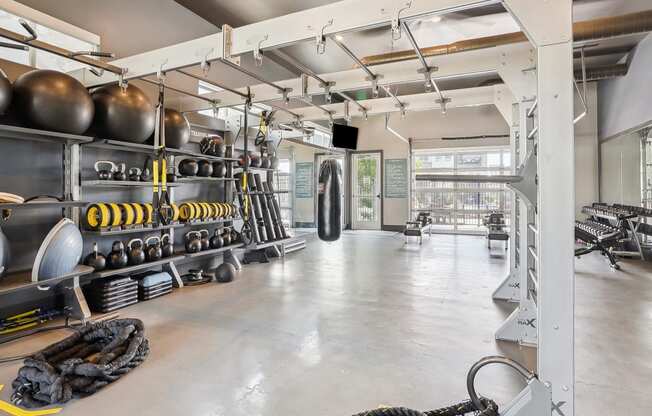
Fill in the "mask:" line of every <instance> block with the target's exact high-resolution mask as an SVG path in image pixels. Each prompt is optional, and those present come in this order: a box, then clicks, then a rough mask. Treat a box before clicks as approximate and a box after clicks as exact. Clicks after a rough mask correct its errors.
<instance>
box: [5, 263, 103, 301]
mask: <svg viewBox="0 0 652 416" xmlns="http://www.w3.org/2000/svg"><path fill="white" fill-rule="evenodd" d="M92 272H93V268H92V267H88V266H84V265H79V266H77V267H76V268H75V270H73V271H72V272H70V273H66V274H64V275H61V276H58V277H54V278H51V279H48V280H44V281H42V282H33V281H32V271H31V270H27V271H22V272H15V273H9V274H8V275H6V276H3V277H2V279H0V297H2V296H7V295H13V294H15V293H16V292H18V291H21V290H28V289H39V290H48V289H49V288H50V287H51V286H54V285H56V284H58V283H61V282H63V281H64V280H69V279H73V278H75V277H80V276H86V275H88V274H90V273H92Z"/></svg>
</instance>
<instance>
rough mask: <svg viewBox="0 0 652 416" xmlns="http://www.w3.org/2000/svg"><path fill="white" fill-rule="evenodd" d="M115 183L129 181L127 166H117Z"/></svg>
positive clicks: (121, 164)
mask: <svg viewBox="0 0 652 416" xmlns="http://www.w3.org/2000/svg"><path fill="white" fill-rule="evenodd" d="M113 180H114V181H126V180H127V165H125V164H124V163H120V164H118V165H117V168H116V171H115V172H113Z"/></svg>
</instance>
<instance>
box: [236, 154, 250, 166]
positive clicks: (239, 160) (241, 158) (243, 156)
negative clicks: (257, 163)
mask: <svg viewBox="0 0 652 416" xmlns="http://www.w3.org/2000/svg"><path fill="white" fill-rule="evenodd" d="M246 159H249V165H250V166H251V157H249V155H245V154H244V153H243V154H241V155H240V157H239V158H238V166H240V167H243V166H244V164H245V160H246Z"/></svg>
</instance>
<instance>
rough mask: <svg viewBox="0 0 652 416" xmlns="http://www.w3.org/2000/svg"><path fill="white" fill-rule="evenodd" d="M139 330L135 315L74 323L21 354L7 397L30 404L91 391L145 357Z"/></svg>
mask: <svg viewBox="0 0 652 416" xmlns="http://www.w3.org/2000/svg"><path fill="white" fill-rule="evenodd" d="M144 330H145V328H144V326H143V323H142V322H141V321H140V320H138V319H116V320H113V321H105V322H97V323H93V324H89V325H86V326H85V327H83V328H80V329H79V330H78V331H77V332H75V333H74V334H73V335H71V336H69V337H68V338H65V339H64V340H62V341H59V342H57V343H54V344H52V345H50V346H48V347H46V348H45V349H43V350H42V351H40V352H37V353H36V354H34V355H32V356H31V357H29V358H26V359H25V361H24V363H23V364H24V366H23V367H22V368H21V369H20V370H18V376H17V377H16V379H15V380H14V382H13V383H12V387H13V388H14V393H13V395H12V396H11V401H12V403H14V404H16V405H21V406H23V407H27V408H34V407H41V406H47V405H50V404H55V403H65V402H67V401H69V400H70V399H72V398H73V397H81V396H87V395H90V394H93V393H95V392H96V391H97V390H99V389H101V388H102V387H104V386H106V385H107V384H109V383H112V382H114V381H116V380H117V379H119V378H120V377H122V376H123V375H125V374H127V373H128V372H129V371H131V370H132V369H134V368H136V367H138V366H139V365H140V364H141V363H142V362H143V361H145V358H146V357H147V354H149V343H148V341H147V339H146V338H145V334H144Z"/></svg>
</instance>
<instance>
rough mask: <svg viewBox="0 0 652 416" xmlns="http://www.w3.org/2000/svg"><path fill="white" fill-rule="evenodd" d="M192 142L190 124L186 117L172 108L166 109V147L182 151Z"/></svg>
mask: <svg viewBox="0 0 652 416" xmlns="http://www.w3.org/2000/svg"><path fill="white" fill-rule="evenodd" d="M189 141H190V123H188V119H187V118H186V116H184V115H183V114H181V113H180V112H178V111H177V110H173V109H171V108H166V109H165V146H166V147H173V148H175V149H181V148H182V147H183V145H184V144H186V143H188V142H189Z"/></svg>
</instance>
